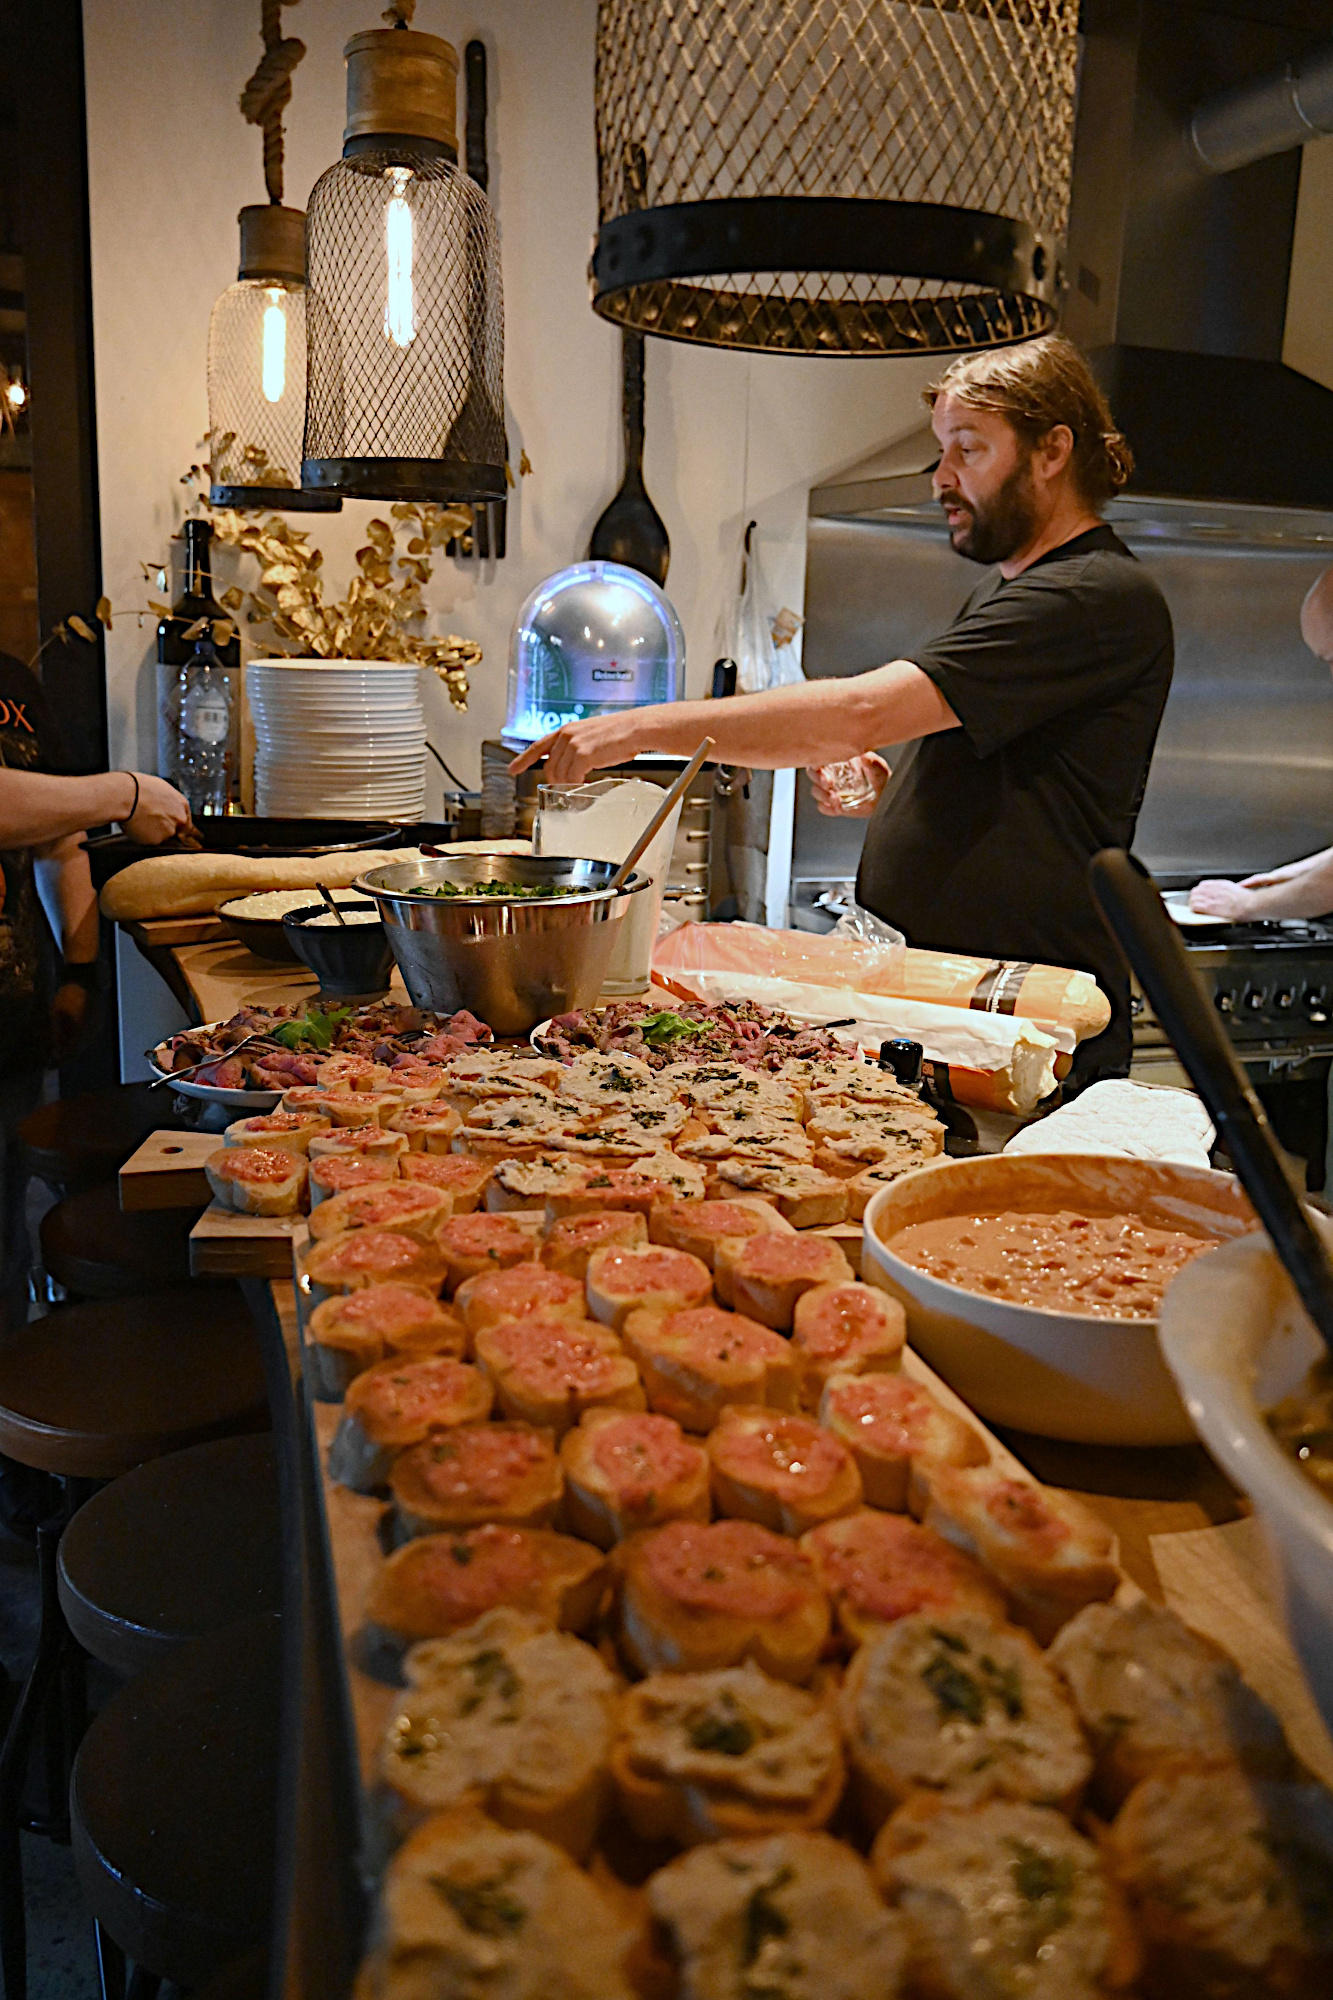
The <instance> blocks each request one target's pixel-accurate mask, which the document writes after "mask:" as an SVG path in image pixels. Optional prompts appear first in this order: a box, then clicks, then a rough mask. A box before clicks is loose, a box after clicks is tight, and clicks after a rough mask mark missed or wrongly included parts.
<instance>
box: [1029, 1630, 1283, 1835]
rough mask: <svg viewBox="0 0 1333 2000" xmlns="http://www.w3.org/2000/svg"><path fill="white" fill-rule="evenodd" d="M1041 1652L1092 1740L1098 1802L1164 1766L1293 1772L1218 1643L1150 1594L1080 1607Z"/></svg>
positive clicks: (1110, 1801)
mask: <svg viewBox="0 0 1333 2000" xmlns="http://www.w3.org/2000/svg"><path fill="white" fill-rule="evenodd" d="M1047 1658H1048V1659H1049V1660H1050V1662H1051V1664H1052V1665H1053V1666H1054V1668H1055V1670H1056V1672H1057V1673H1058V1674H1059V1675H1060V1676H1061V1678H1062V1679H1063V1681H1064V1683H1065V1685H1066V1687H1068V1689H1069V1691H1070V1693H1071V1694H1072V1696H1073V1698H1074V1706H1075V1707H1076V1708H1077V1710H1078V1713H1079V1720H1080V1721H1081V1722H1082V1724H1083V1727H1084V1728H1085V1729H1086V1731H1087V1732H1088V1735H1089V1737H1090V1738H1091V1740H1092V1747H1093V1752H1094V1755H1095V1756H1096V1759H1097V1769H1096V1788H1097V1797H1098V1801H1099V1803H1100V1804H1101V1805H1102V1806H1103V1807H1104V1808H1109V1809H1110V1810H1111V1811H1114V1810H1115V1809H1116V1808H1117V1807H1119V1806H1121V1805H1123V1803H1124V1801H1125V1799H1126V1798H1127V1797H1128V1795H1129V1793H1130V1792H1131V1791H1132V1790H1133V1789H1134V1787H1135V1785H1137V1784H1139V1783H1140V1782H1141V1781H1142V1780H1143V1779H1144V1778H1151V1777H1162V1776H1164V1775H1165V1774H1166V1773H1167V1772H1170V1771H1205V1770H1209V1769H1212V1768H1214V1767H1216V1766H1217V1765H1220V1764H1240V1765H1242V1766H1243V1767H1244V1768H1245V1769H1246V1770H1248V1771H1250V1772H1252V1773H1254V1774H1256V1775H1258V1776H1261V1777H1269V1778H1283V1777H1287V1776H1289V1775H1290V1765H1289V1758H1288V1754H1287V1749H1286V1743H1285V1740H1284V1738H1283V1734H1282V1725H1281V1723H1280V1722H1279V1721H1278V1719H1277V1717H1276V1716H1275V1715H1274V1714H1273V1711H1272V1710H1271V1709H1270V1708H1269V1707H1268V1706H1267V1704H1266V1703H1265V1702H1262V1701H1260V1699H1259V1697H1258V1695H1257V1694H1255V1693H1253V1692H1252V1690H1251V1689H1249V1688H1248V1687H1246V1685H1245V1683H1244V1681H1243V1680H1242V1679H1241V1677H1240V1675H1239V1673H1238V1672H1237V1671H1236V1668H1235V1667H1234V1665H1233V1664H1232V1662H1231V1661H1230V1660H1229V1659H1228V1658H1227V1656H1226V1654H1225V1653H1224V1652H1222V1650H1221V1648H1220V1647H1217V1646H1215V1645H1213V1643H1212V1641H1211V1640H1209V1639H1205V1638H1203V1637H1202V1636H1201V1635H1200V1634H1199V1633H1198V1632H1192V1631H1191V1630H1190V1628H1189V1626H1188V1625H1184V1624H1182V1623H1181V1621H1180V1619H1179V1618H1177V1617H1176V1615H1175V1613H1174V1612H1173V1611H1167V1610H1165V1609H1164V1608H1163V1607H1161V1606H1160V1605H1156V1604H1154V1603H1153V1602H1152V1601H1151V1599H1150V1598H1147V1597H1141V1598H1140V1599H1139V1601H1138V1602H1137V1604H1126V1605H1119V1604H1087V1605H1085V1606H1084V1607H1083V1609H1082V1611H1080V1612H1078V1613H1077V1615H1076V1616H1075V1617H1073V1618H1071V1619H1070V1621H1069V1623H1068V1624H1067V1625H1066V1626H1065V1627H1064V1629H1063V1630H1062V1631H1060V1632H1058V1633H1057V1634H1056V1636H1055V1640H1054V1642H1053V1644H1052V1646H1051V1649H1050V1652H1049V1653H1048V1654H1047Z"/></svg>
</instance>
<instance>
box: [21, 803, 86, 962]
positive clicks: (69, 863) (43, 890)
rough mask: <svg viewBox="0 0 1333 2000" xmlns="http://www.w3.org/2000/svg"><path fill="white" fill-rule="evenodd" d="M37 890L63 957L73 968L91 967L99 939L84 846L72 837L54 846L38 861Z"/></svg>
mask: <svg viewBox="0 0 1333 2000" xmlns="http://www.w3.org/2000/svg"><path fill="white" fill-rule="evenodd" d="M37 888H38V893H39V895H40V896H41V899H42V907H43V909H44V910H45V911H46V918H47V922H48V923H49V924H50V926H51V929H52V931H53V932H54V933H55V937H56V940H57V942H58V944H59V946H60V955H61V957H62V958H64V959H67V960H68V961H69V962H70V964H71V965H89V964H91V963H92V961H93V960H94V959H95V958H96V957H97V953H98V947H99V944H100V937H99V933H98V923H97V891H96V890H95V889H94V888H93V878H92V871H91V870H90V868H89V866H88V855H87V852H86V851H85V849H84V846H83V843H82V842H81V841H80V840H78V839H77V837H76V836H75V835H73V834H71V835H69V836H67V837H66V839H64V840H61V841H57V842H55V843H54V844H53V845H52V847H51V848H50V850H49V851H48V852H47V853H46V854H45V855H43V856H41V857H40V858H39V859H38V862H37Z"/></svg>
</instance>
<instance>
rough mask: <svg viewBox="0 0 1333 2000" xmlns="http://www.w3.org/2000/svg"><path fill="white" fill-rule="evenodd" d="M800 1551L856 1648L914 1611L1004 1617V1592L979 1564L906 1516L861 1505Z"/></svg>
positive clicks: (809, 1537)
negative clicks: (881, 1629)
mask: <svg viewBox="0 0 1333 2000" xmlns="http://www.w3.org/2000/svg"><path fill="white" fill-rule="evenodd" d="M801 1547H802V1548H803V1549H804V1550H805V1552H806V1554H807V1555H808V1556H810V1557H811V1559H812V1560H813V1562H814V1564H815V1568H816V1570H817V1572H818V1574H819V1579H820V1582H821V1583H822V1584H823V1586H824V1589H825V1590H826V1591H827V1593H828V1595H829V1598H830V1599H831V1601H832V1604H833V1610H834V1614H835V1616H836V1617H837V1621H838V1625H839V1628H840V1630H841V1631H842V1633H843V1636H844V1637H845V1638H846V1639H847V1641H848V1642H849V1644H851V1645H852V1646H863V1645H865V1643H866V1641H867V1640H868V1639H870V1638H872V1637H873V1636H874V1634H875V1633H876V1632H877V1631H878V1630H879V1629H880V1627H881V1626H884V1625H892V1624H893V1623H894V1622H895V1621H896V1620H897V1619H899V1618H907V1617H910V1616H911V1614H912V1613H913V1612H915V1611H933V1612H935V1613H937V1614H939V1615H940V1616H943V1617H949V1616H951V1615H952V1614H953V1613H954V1612H957V1611H979V1612H981V1613H982V1615H983V1616H984V1617H987V1618H993V1619H996V1620H1002V1619H1003V1618H1004V1616H1005V1602H1004V1592H1003V1591H1002V1590H1001V1589H1000V1587H999V1585H998V1584H997V1583H995V1582H994V1580H993V1579H992V1578H991V1577H989V1576H987V1574H986V1572H985V1570H984V1569H983V1568H982V1567H981V1564H980V1563H979V1562H976V1561H974V1560H973V1558H972V1557H971V1556H965V1555H964V1554H963V1552H962V1550H961V1549H956V1548H955V1547H954V1546H953V1544H952V1542H946V1541H945V1540H943V1538H942V1537H941V1536H939V1535H937V1534H934V1533H933V1532H932V1531H931V1529H929V1528H923V1527H921V1526H920V1525H919V1523H918V1522H916V1521H913V1520H909V1519H908V1517H907V1516H906V1515H905V1514H881V1513H880V1512H878V1510H876V1509H874V1508H871V1507H863V1508H862V1509H861V1511H860V1512H859V1513H856V1514H846V1515H844V1516H843V1517H842V1518H841V1519H840V1520H836V1521H825V1522H824V1524H823V1525H822V1527H818V1528H812V1529H811V1530H810V1532H809V1534H806V1535H802V1537H801Z"/></svg>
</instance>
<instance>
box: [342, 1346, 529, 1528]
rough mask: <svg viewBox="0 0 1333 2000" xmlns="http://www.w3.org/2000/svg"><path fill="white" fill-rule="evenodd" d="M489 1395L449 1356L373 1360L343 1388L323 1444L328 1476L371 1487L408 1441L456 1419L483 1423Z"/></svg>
mask: <svg viewBox="0 0 1333 2000" xmlns="http://www.w3.org/2000/svg"><path fill="white" fill-rule="evenodd" d="M493 1394H494V1392H493V1390H492V1388H491V1385H490V1383H489V1382H488V1381H487V1379H486V1377H485V1376H484V1375H483V1374H482V1372H481V1370H480V1369H479V1368H473V1367H471V1366H470V1365H469V1364H468V1363H467V1362H466V1361H457V1360H455V1359H454V1357H453V1356H452V1355H448V1354H431V1355H426V1356H425V1357H423V1358H422V1359H421V1360H419V1361H410V1360H407V1359H406V1358H403V1357H396V1358H395V1359H394V1360H392V1361H381V1362H378V1363H377V1364H376V1365H375V1366H374V1367H373V1368H367V1369H365V1370H364V1371H363V1372H362V1373H361V1374H360V1375H358V1376H357V1377H356V1380H355V1381H354V1382H352V1383H351V1384H350V1385H349V1387H348V1390H347V1394H346V1396H345V1397H344V1399H343V1419H342V1422H341V1424H339V1426H338V1429H337V1431H336V1432H335V1433H334V1438H333V1442H332V1444H331V1445H330V1446H329V1478H330V1479H336V1480H337V1481H338V1482H339V1484H340V1485H342V1486H350V1487H352V1488H353V1489H354V1491H356V1492H358V1493H370V1492H373V1491H374V1489H375V1488H376V1487H377V1486H383V1485H384V1484H385V1482H386V1481H387V1479H388V1477H389V1471H390V1468H391V1466H392V1465H393V1461H394V1459H395V1458H396V1457H397V1455H398V1453H399V1452H400V1451H406V1449H407V1447H408V1446H409V1445H413V1444H420V1442H421V1440H422V1439H423V1438H426V1437H430V1436H431V1435H432V1434H433V1433H434V1432H436V1431H443V1430H450V1429H452V1428H453V1427H454V1426H455V1425H456V1424H479V1423H482V1422H484V1421H485V1419H486V1418H487V1417H488V1416H489V1415H490V1412H491V1401H492V1397H493Z"/></svg>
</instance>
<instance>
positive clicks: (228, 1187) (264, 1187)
mask: <svg viewBox="0 0 1333 2000" xmlns="http://www.w3.org/2000/svg"><path fill="white" fill-rule="evenodd" d="M306 1173H307V1169H306V1162H305V1160H304V1159H303V1158H302V1156H301V1155H300V1154H299V1153H294V1152H290V1151H288V1150H286V1149H285V1148H279V1147H276V1146H222V1147H219V1149H218V1151H217V1152H216V1153H210V1154H209V1156H208V1158H207V1159H206V1160H205V1161H204V1174H205V1176H206V1178H207V1180H208V1185H209V1187H210V1188H211V1189H212V1191H213V1195H214V1198H215V1199H216V1200H217V1201H220V1202H221V1203H222V1205H223V1207H224V1208H230V1209H234V1210H235V1212H236V1213H237V1214H238V1215H296V1214H298V1213H299V1211H300V1209H301V1207H302V1205H303V1202H304V1198H305V1193H306Z"/></svg>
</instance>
